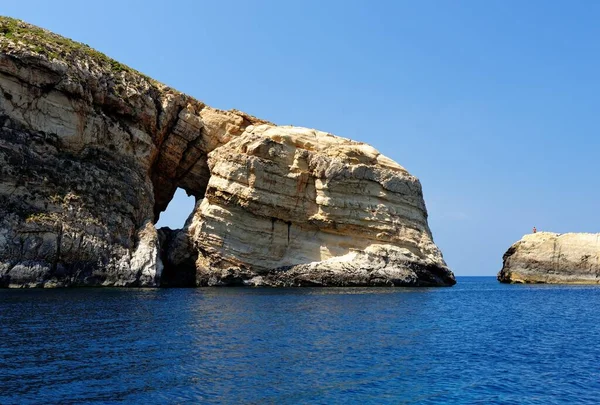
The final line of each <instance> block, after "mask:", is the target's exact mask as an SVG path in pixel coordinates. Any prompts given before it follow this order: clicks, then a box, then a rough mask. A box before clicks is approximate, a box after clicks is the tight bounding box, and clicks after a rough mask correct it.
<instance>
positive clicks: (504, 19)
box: [0, 0, 600, 275]
mask: <svg viewBox="0 0 600 405" xmlns="http://www.w3.org/2000/svg"><path fill="white" fill-rule="evenodd" d="M0 13H1V14H3V15H8V16H12V17H17V18H21V19H23V20H26V21H28V22H31V23H33V24H37V25H40V26H43V27H45V28H48V29H50V30H52V31H55V32H57V33H59V34H62V35H65V36H67V37H70V38H73V39H75V40H78V41H80V42H85V43H87V44H89V45H90V46H92V47H94V48H96V49H98V50H100V51H102V52H104V53H106V54H108V55H109V56H111V57H113V58H115V59H117V60H119V61H121V62H123V63H125V64H128V65H130V66H131V67H133V68H135V69H137V70H140V71H142V72H143V73H146V74H148V75H149V76H152V77H153V78H155V79H157V80H159V81H162V82H164V83H166V84H168V85H170V86H172V87H175V88H177V89H179V90H181V91H183V92H185V93H187V94H190V95H192V96H194V97H196V98H198V99H200V100H202V101H204V102H206V103H207V104H209V105H211V106H214V107H217V108H223V109H230V108H237V109H240V110H243V111H246V112H248V113H250V114H253V115H256V116H259V117H261V118H265V119H268V120H270V121H273V122H275V123H278V124H285V125H289V124H293V125H300V126H306V127H312V128H318V129H320V130H324V131H328V132H331V133H334V134H336V135H340V136H344V137H348V138H352V139H356V140H360V141H363V142H367V143H370V144H372V145H373V146H375V147H376V148H377V149H379V150H380V151H381V152H382V153H384V154H386V155H388V156H389V157H391V158H393V159H394V160H396V161H398V162H399V163H400V164H402V165H403V166H404V167H406V168H407V169H408V170H409V171H410V172H411V173H412V174H414V175H416V176H417V177H419V178H420V179H421V182H422V184H423V190H424V194H425V201H426V203H427V207H428V209H429V214H430V216H429V219H430V226H431V228H432V231H433V236H434V240H435V242H436V243H437V244H438V246H439V247H440V248H441V249H442V251H443V253H444V257H445V258H446V261H447V262H448V264H449V265H450V267H451V268H452V269H453V270H454V272H455V273H456V274H457V275H494V274H496V272H497V271H498V270H499V269H500V267H501V264H502V255H503V254H504V252H505V251H506V249H507V248H508V247H509V246H510V245H511V244H512V243H513V242H515V241H517V240H518V239H520V238H521V236H522V235H523V234H525V233H529V232H530V231H531V228H532V227H533V226H534V225H535V226H537V228H538V229H540V230H548V231H555V232H571V231H572V232H600V223H599V222H598V208H599V206H600V188H599V187H598V185H599V181H598V174H599V173H600V148H599V146H600V136H599V135H600V133H599V132H600V24H599V23H598V22H599V21H600V1H592V0H589V1H583V0H577V1H567V0H565V1H534V0H527V1H506V0H502V1H494V0H485V1H481V0H473V1H450V0H448V1H444V0H437V1H424V0H418V1H416V0H414V1H387V2H386V1H360V2H357V1H324V0H321V1H301V2H300V1H269V2H267V1H210V2H207V1H195V0H180V1H173V2H166V1H152V0H146V1H128V0H120V1H113V0H106V1H92V0H90V1H83V0H81V1H64V0H63V1H60V0H53V1H46V0H39V1H27V0H21V1H3V2H2V4H0ZM186 203H187V205H186ZM191 207H192V205H191V202H190V201H189V200H188V201H186V199H185V198H183V197H180V195H178V198H176V199H175V200H174V201H173V202H172V203H171V205H170V207H169V210H168V214H167V213H165V215H164V216H163V218H161V223H163V224H167V225H170V226H171V227H180V226H181V225H182V224H183V222H184V220H185V217H186V216H187V214H188V213H189V212H190V211H191ZM171 208H174V209H173V210H171ZM171 211H173V212H171Z"/></svg>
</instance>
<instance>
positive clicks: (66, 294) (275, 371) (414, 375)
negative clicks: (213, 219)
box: [0, 277, 600, 404]
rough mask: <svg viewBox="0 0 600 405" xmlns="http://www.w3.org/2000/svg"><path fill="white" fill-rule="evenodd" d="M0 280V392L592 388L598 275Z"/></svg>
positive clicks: (464, 392) (167, 395)
mask: <svg viewBox="0 0 600 405" xmlns="http://www.w3.org/2000/svg"><path fill="white" fill-rule="evenodd" d="M458 281H459V284H457V285H456V286H455V287H452V288H441V289H387V288H349V289H346V288H335V289H308V288H305V289H234V288H230V289H164V290H120V289H79V290H49V291H43V290H33V291H31V290H30V291H24V290H19V291H12V290H0V327H1V329H0V330H1V333H0V403H2V404H11V403H78V402H99V403H115V402H126V403H197V402H202V403H207V402H222V403H256V404H263V403H278V404H279V403H355V402H365V403H378V404H379V403H448V402H451V403H481V404H488V403H515V404H516V403H538V404H549V403H575V402H576V403H586V402H587V403H597V402H598V401H600V288H598V287H585V286H575V287H568V286H518V285H516V286H511V285H502V284H499V283H497V282H496V281H495V279H493V278H491V277H490V278H487V277H485V278H480V277H477V278H459V280H458Z"/></svg>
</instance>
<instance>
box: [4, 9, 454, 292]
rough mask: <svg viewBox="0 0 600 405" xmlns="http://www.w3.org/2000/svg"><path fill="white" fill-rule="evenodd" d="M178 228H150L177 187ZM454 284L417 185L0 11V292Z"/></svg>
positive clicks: (356, 154)
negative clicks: (184, 201) (190, 202)
mask: <svg viewBox="0 0 600 405" xmlns="http://www.w3.org/2000/svg"><path fill="white" fill-rule="evenodd" d="M178 187H181V188H183V189H185V190H186V192H187V193H188V194H189V195H193V196H194V197H195V198H196V200H197V202H198V203H197V206H196V209H195V211H194V213H193V214H192V216H191V217H190V219H189V220H188V223H187V224H186V226H185V228H184V229H182V230H175V231H171V230H168V229H163V230H160V231H157V230H156V229H155V227H154V223H155V222H156V221H157V219H158V216H159V215H160V212H161V211H163V210H164V209H165V208H166V207H167V204H168V203H169V201H170V200H171V198H172V197H173V194H174V193H175V190H176V189H177V188H178ZM161 282H162V283H163V284H165V285H174V286H180V285H189V284H193V285H228V284H245V285H275V286H279V285H286V286H287V285H452V284H454V276H453V275H452V273H451V272H450V271H449V270H448V268H447V267H446V264H445V263H444V261H443V259H442V256H441V253H440V251H439V250H438V249H437V247H436V246H435V245H434V243H433V241H432V238H431V232H430V230H429V228H428V226H427V212H426V209H425V205H424V203H423V198H422V192H421V186H420V183H419V181H418V180H417V179H416V178H415V177H413V176H411V175H410V174H409V173H408V172H407V171H406V170H405V169H403V168H402V167H401V166H399V165H398V164H396V163H395V162H393V161H391V160H390V159H388V158H386V157H384V156H383V155H381V154H379V153H378V152H377V151H376V150H375V149H373V148H372V147H370V146H368V145H365V144H361V143H358V142H353V141H350V140H347V139H343V138H339V137H335V136H333V135H330V134H326V133H323V132H319V131H315V130H309V129H305V128H297V127H279V126H275V125H273V124H270V123H268V122H266V121H264V120H260V119H258V118H255V117H252V116H250V115H248V114H245V113H242V112H239V111H236V110H231V111H221V110H217V109H213V108H210V107H208V106H206V105H205V104H204V103H202V102H200V101H197V100H195V99H193V98H191V97H189V96H186V95H184V94H182V93H180V92H177V91H175V90H173V89H171V88H169V87H167V86H164V85H162V84H160V83H157V82H155V81H153V80H152V79H149V78H147V77H146V76H144V75H142V74H140V73H139V72H136V71H135V70H133V69H131V68H128V67H127V66H124V65H122V64H120V63H118V62H116V61H114V60H112V59H110V58H108V57H106V56H105V55H103V54H100V53H99V52H96V51H94V50H93V49H91V48H89V47H88V46H86V45H84V44H78V43H75V42H73V41H70V40H68V39H65V38H62V37H60V36H58V35H55V34H52V33H50V32H48V31H45V30H43V29H40V28H37V27H34V26H31V25H28V24H25V23H23V22H20V21H17V20H13V19H8V18H0V286H9V287H22V286H26V287H53V286H71V285H114V286H158V285H160V284H161Z"/></svg>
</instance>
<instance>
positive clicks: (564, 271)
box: [498, 232, 600, 284]
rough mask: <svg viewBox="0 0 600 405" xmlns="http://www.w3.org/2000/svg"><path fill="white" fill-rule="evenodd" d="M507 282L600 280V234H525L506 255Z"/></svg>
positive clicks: (504, 273) (504, 271) (504, 275)
mask: <svg viewBox="0 0 600 405" xmlns="http://www.w3.org/2000/svg"><path fill="white" fill-rule="evenodd" d="M503 260H504V263H503V266H502V270H500V272H499V273H498V280H499V281H501V282H503V283H553V284H598V283H600V234H594V233H566V234H558V233H552V232H538V233H534V234H530V235H525V236H524V237H523V239H521V240H520V241H518V242H516V243H515V244H513V245H512V246H511V247H510V248H509V249H508V251H507V252H506V253H505V254H504V257H503Z"/></svg>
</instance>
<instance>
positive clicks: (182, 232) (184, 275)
mask: <svg viewBox="0 0 600 405" xmlns="http://www.w3.org/2000/svg"><path fill="white" fill-rule="evenodd" d="M158 235H159V241H160V248H161V251H160V257H161V258H162V262H163V266H164V268H163V271H162V276H161V284H160V285H161V287H196V285H197V283H196V260H197V259H198V253H197V252H196V250H195V249H194V248H193V246H192V244H191V241H190V240H189V237H188V234H187V228H184V229H176V230H173V229H170V228H166V227H165V228H160V229H159V230H158Z"/></svg>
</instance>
